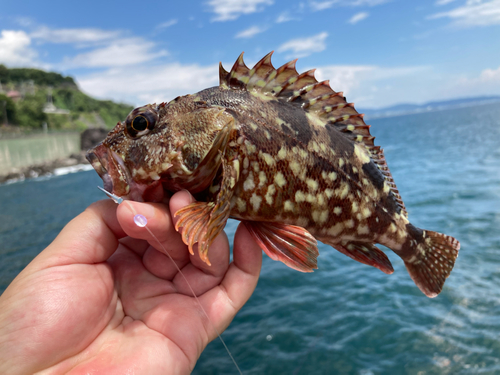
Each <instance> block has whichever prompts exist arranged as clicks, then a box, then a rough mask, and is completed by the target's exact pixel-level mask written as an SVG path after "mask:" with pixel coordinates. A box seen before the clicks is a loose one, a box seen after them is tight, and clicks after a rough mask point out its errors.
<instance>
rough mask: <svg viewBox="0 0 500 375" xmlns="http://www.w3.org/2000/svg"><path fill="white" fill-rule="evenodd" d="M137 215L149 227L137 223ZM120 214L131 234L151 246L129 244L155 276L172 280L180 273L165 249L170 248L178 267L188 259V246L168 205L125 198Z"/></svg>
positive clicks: (123, 224)
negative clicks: (135, 219)
mask: <svg viewBox="0 0 500 375" xmlns="http://www.w3.org/2000/svg"><path fill="white" fill-rule="evenodd" d="M137 214H140V215H143V216H144V217H145V218H146V220H147V224H146V226H147V228H146V227H141V226H138V225H137V224H136V223H135V222H134V217H135V216H136V215H137ZM117 216H118V220H119V222H120V224H121V225H122V227H123V229H124V231H125V232H126V233H127V234H128V235H129V236H130V237H133V238H136V239H143V240H146V241H148V242H149V244H150V245H151V246H152V247H151V246H149V247H143V246H140V247H138V248H134V247H130V250H132V251H135V252H136V253H137V254H138V255H140V256H142V257H143V261H144V265H145V266H146V268H147V269H148V271H150V272H151V273H153V274H154V275H155V276H158V277H161V278H165V279H171V278H172V277H173V276H174V275H175V273H176V272H177V270H176V267H175V266H174V265H173V264H172V262H171V261H170V259H169V257H168V256H167V255H166V254H165V253H164V252H165V251H168V253H169V254H170V256H171V257H172V258H173V259H174V260H175V262H176V263H177V265H178V266H179V267H183V266H184V265H185V264H186V263H187V262H188V261H189V258H188V255H187V254H188V251H187V247H186V245H184V243H183V242H182V239H181V237H180V235H179V233H177V232H176V230H175V228H174V225H173V223H172V220H171V217H170V212H169V210H168V207H167V206H166V205H164V204H161V203H139V202H131V201H125V202H123V203H122V204H121V205H120V207H119V208H118V211H117Z"/></svg>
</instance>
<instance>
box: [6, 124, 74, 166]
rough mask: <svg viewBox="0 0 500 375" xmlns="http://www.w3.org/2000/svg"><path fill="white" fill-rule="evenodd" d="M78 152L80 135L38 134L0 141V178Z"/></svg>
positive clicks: (72, 133)
mask: <svg viewBox="0 0 500 375" xmlns="http://www.w3.org/2000/svg"><path fill="white" fill-rule="evenodd" d="M79 152H80V133H78V132H71V133H69V132H68V133H53V134H38V135H31V136H27V137H24V138H15V139H0V176H1V175H7V174H9V173H11V172H12V171H13V170H14V169H22V168H25V167H28V166H31V165H36V164H42V163H45V162H50V161H52V160H55V159H61V158H66V157H68V156H69V155H71V154H76V153H79Z"/></svg>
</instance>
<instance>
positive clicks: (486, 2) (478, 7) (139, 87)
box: [0, 0, 500, 108]
mask: <svg viewBox="0 0 500 375" xmlns="http://www.w3.org/2000/svg"><path fill="white" fill-rule="evenodd" d="M271 50H274V51H275V53H274V55H273V63H274V65H275V66H276V67H278V66H280V65H282V64H283V63H285V62H287V61H288V60H291V59H294V58H296V57H299V58H300V59H299V61H298V63H297V69H298V70H299V72H301V71H304V70H307V69H311V68H317V71H316V76H317V77H318V79H322V80H324V79H329V80H330V82H331V86H332V88H333V89H334V90H336V91H344V93H345V95H346V96H347V99H348V100H349V101H353V102H355V103H356V105H357V106H358V107H364V108H370V107H371V108H374V107H382V106H388V105H393V104H397V103H402V102H412V103H423V102H426V101H430V100H442V99H452V98H460V97H469V96H479V95H500V0H419V1H410V0H303V1H297V2H295V1H282V0H205V1H168V0H163V1H141V2H132V1H128V0H122V1H120V2H117V1H95V0H86V1H79V2H74V1H67V0H65V1H39V0H37V1H25V0H19V1H13V0H0V63H3V64H5V65H7V66H9V67H14V66H22V67H39V68H43V69H47V70H54V71H58V72H61V73H63V74H65V75H71V76H73V77H74V78H75V79H76V80H77V82H78V84H79V86H80V87H81V88H82V90H83V91H85V92H87V93H89V94H91V95H93V96H95V97H98V98H109V99H113V100H117V101H124V102H128V103H130V104H133V105H142V104H145V103H150V102H155V101H156V102H160V101H166V100H170V99H172V98H174V97H175V96H178V95H183V94H188V93H193V92H196V91H199V90H201V89H203V88H206V87H210V86H214V85H216V84H217V83H218V63H219V61H222V63H223V64H224V66H225V67H226V69H229V68H230V67H231V65H232V64H233V62H234V61H235V60H236V58H237V57H238V55H239V54H240V53H241V52H242V51H245V61H246V62H247V65H249V66H250V65H252V64H254V63H255V62H257V61H258V60H259V59H260V58H261V57H263V56H264V55H265V54H266V53H268V52H269V51H271Z"/></svg>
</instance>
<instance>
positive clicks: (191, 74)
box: [77, 63, 219, 105]
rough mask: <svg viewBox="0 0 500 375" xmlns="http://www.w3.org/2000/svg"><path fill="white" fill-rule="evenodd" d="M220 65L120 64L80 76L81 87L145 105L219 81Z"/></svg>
mask: <svg viewBox="0 0 500 375" xmlns="http://www.w3.org/2000/svg"><path fill="white" fill-rule="evenodd" d="M218 69H219V68H218V66H217V65H215V64H214V65H209V66H199V65H197V64H191V65H181V64H179V63H173V64H167V65H162V66H156V67H150V68H148V69H136V68H128V67H120V68H114V69H109V70H107V71H106V72H102V73H94V74H92V75H88V76H83V77H81V76H80V77H77V81H78V84H79V85H80V87H81V88H82V89H83V90H84V91H85V92H87V93H89V94H90V95H94V96H97V97H100V98H109V99H113V100H119V101H124V102H128V103H133V104H135V105H143V104H146V103H155V102H156V103H161V102H164V101H168V100H171V99H173V98H175V97H176V96H179V95H186V94H192V93H194V92H197V91H200V90H202V89H205V88H208V87H210V86H215V85H217V84H218V79H219V74H218V71H219V70H218Z"/></svg>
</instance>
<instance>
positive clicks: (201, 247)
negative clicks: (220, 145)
mask: <svg viewBox="0 0 500 375" xmlns="http://www.w3.org/2000/svg"><path fill="white" fill-rule="evenodd" d="M237 180H238V168H237V167H236V168H235V164H234V163H229V162H227V161H226V160H225V159H222V180H221V187H220V190H219V192H218V194H217V197H216V199H215V201H214V202H195V203H191V204H190V205H188V206H186V207H183V208H181V209H180V210H178V211H177V212H176V213H175V216H179V220H178V221H177V223H176V224H175V229H176V230H177V231H178V230H179V228H181V227H182V228H183V230H182V241H183V242H184V243H185V244H186V245H188V249H189V252H190V253H191V254H194V252H193V246H194V244H195V243H198V253H199V254H200V258H201V260H203V261H204V262H205V263H206V264H208V265H210V261H209V259H208V248H209V247H210V245H211V244H212V242H213V241H214V240H215V237H217V236H218V235H219V233H221V232H222V230H223V229H224V226H225V225H226V221H227V219H228V218H229V212H230V202H231V197H232V195H233V188H234V185H235V182H236V181H237Z"/></svg>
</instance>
